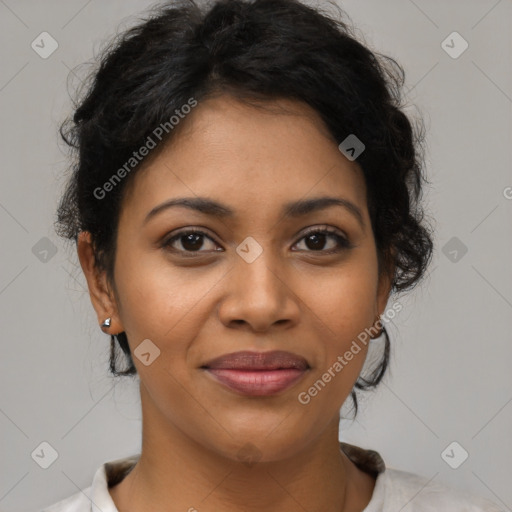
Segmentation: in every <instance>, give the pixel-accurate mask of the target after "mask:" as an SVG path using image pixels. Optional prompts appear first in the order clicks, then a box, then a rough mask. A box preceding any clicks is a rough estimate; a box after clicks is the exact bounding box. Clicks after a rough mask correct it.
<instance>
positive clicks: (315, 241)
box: [306, 233, 325, 249]
mask: <svg viewBox="0 0 512 512" xmlns="http://www.w3.org/2000/svg"><path fill="white" fill-rule="evenodd" d="M308 241H313V244H309V243H308ZM319 242H320V243H319ZM324 243H325V235H322V234H318V233H317V234H314V235H309V236H308V237H307V238H306V245H307V246H308V249H321V248H322V247H323V245H324Z"/></svg>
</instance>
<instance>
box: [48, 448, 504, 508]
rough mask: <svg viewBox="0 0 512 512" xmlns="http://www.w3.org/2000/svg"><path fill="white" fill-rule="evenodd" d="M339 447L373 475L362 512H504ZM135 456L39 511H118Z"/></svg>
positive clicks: (109, 465)
mask: <svg viewBox="0 0 512 512" xmlns="http://www.w3.org/2000/svg"><path fill="white" fill-rule="evenodd" d="M340 447H341V449H342V450H343V452H344V453H345V454H346V455H347V456H348V457H349V458H350V459H351V460H352V461H353V462H354V464H356V465H357V466H358V467H359V468H360V469H362V470H364V471H367V472H369V473H372V472H373V473H374V474H376V476H377V479H376V483H375V488H374V490H373V495H372V499H371V500H370V503H368V505H367V506H366V508H365V509H364V511H362V512H397V511H398V510H400V511H402V512H439V511H449V512H504V509H502V508H500V507H498V506H497V505H495V504H494V503H492V502H490V501H488V500H485V499H483V498H479V497H477V496H474V495H472V494H467V493H463V492H461V491H457V490H455V489H453V488H450V487H447V486H445V485H443V484H440V483H435V482H430V483H429V479H427V478H425V477H422V476H419V475H416V474H414V473H408V472H406V471H400V470H398V469H394V468H391V467H386V466H385V464H384V461H383V460H382V457H381V456H380V454H379V453H378V452H376V451H374V450H365V449H363V448H360V447H358V446H355V445H351V444H348V443H344V442H340ZM139 456H140V455H132V456H130V457H125V458H123V459H117V460H114V461H110V462H106V463H104V464H103V465H101V466H100V467H99V468H98V469H97V471H96V473H95V474H94V478H93V481H92V484H91V485H90V486H89V487H87V488H86V489H84V490H83V491H79V492H77V493H75V494H73V495H72V496H69V497H68V498H66V499H64V500H62V501H59V502H58V503H55V504H53V505H51V506H49V507H46V508H44V509H43V510H42V511H41V512H118V510H117V508H116V506H115V504H114V501H113V500H112V497H111V496H110V493H109V492H108V486H112V485H115V484H117V483H119V482H120V481H121V480H122V479H123V478H124V477H125V476H126V475H127V474H128V473H129V472H130V470H131V469H132V468H133V467H134V465H135V464H136V462H137V460H138V458H139ZM107 482H108V483H107ZM109 484H110V485H109Z"/></svg>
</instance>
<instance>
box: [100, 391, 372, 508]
mask: <svg viewBox="0 0 512 512" xmlns="http://www.w3.org/2000/svg"><path fill="white" fill-rule="evenodd" d="M143 409H144V400H143ZM154 413H155V411H153V410H152V411H151V413H150V411H148V410H147V409H146V411H144V410H143V418H144V423H143V442H142V451H141V456H140V459H139V461H138V463H137V464H136V466H135V467H134V469H133V470H132V471H131V472H130V473H129V474H128V475H127V476H126V478H125V479H124V480H123V481H122V482H121V483H120V484H118V485H117V486H116V487H114V488H112V489H110V493H111V495H112V498H113V499H114V502H115V504H116V506H117V508H118V510H119V512H128V510H129V511H130V512H142V511H145V510H162V511H165V512H175V511H176V512H177V511H180V512H183V511H189V512H194V511H199V512H209V511H212V512H213V511H219V510H222V511H223V512H231V511H233V512H234V511H239V510H250V511H251V512H260V511H261V512H263V511H265V512H274V511H276V512H277V511H279V512H287V511H295V512H296V511H297V510H308V511H311V512H313V511H317V510H318V511H320V510H337V511H344V512H348V511H352V510H362V509H363V508H364V507H365V506H366V505H367V504H368V501H369V500H370V498H371V494H372V492H373V487H374V483H375V482H374V479H373V478H372V477H371V476H370V475H366V474H365V473H362V472H361V471H360V470H358V469H357V468H356V467H355V466H354V465H353V463H352V462H351V461H350V460H349V459H348V458H347V456H346V455H345V454H344V453H343V452H342V451H341V450H340V448H339V442H338V425H339V420H337V419H336V420H335V421H333V422H332V423H331V424H330V425H329V427H328V428H327V429H325V431H324V432H323V433H322V434H321V435H320V436H319V437H318V438H316V439H314V440H313V441H312V442H310V443H309V444H308V445H307V446H304V447H303V449H302V450H300V451H298V452H294V453H293V455H291V456H289V457H287V458H284V459H280V460H270V461H269V460H265V461H258V460H253V461H250V460H249V461H247V460H245V461H239V460H234V459H233V458H229V457H226V456H223V455H222V454H219V453H218V452H217V451H215V447H211V449H208V448H205V445H204V444H202V443H200V442H198V441H196V440H194V439H193V438H192V437H191V436H190V435H187V433H186V432H183V431H181V430H180V429H179V428H177V427H176V426H175V425H174V424H172V423H170V422H169V420H168V418H163V417H162V416H161V415H159V414H154ZM153 414H154V415H153ZM256 459H257V457H256Z"/></svg>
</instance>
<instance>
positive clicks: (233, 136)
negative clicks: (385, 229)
mask: <svg viewBox="0 0 512 512" xmlns="http://www.w3.org/2000/svg"><path fill="white" fill-rule="evenodd" d="M279 105H280V106H282V107H286V112H287V113H284V112H279V113H278V112H276V111H275V110H274V111H271V110H269V109H266V110H265V109H256V108H254V107H251V106H247V105H244V104H241V103H239V102H237V101H236V100H234V99H232V98H230V97H220V98H216V99H210V100H207V101H205V102H203V103H200V104H199V105H198V106H197V107H196V108H195V109H194V110H193V112H192V113H191V114H189V116H188V117H187V118H186V120H185V121H183V123H184V124H183V126H182V127H181V131H180V132H178V134H177V136H176V138H174V139H173V141H172V143H171V144H170V145H168V146H167V147H166V148H165V149H164V150H163V151H162V152H161V153H159V154H158V156H157V157H156V158H155V159H154V160H153V161H151V163H150V164H149V165H148V166H147V167H146V168H145V169H144V170H143V171H141V172H139V173H138V174H136V175H135V176H134V181H133V182H132V183H131V185H132V186H131V188H130V191H129V194H127V195H126V197H125V200H124V202H123V206H122V212H121V216H120V220H119V230H118V240H117V253H116V260H115V275H114V278H115V289H116V294H115V296H113V295H112V294H110V295H109V296H108V299H107V298H106V295H104V294H102V293H103V292H102V291H101V288H100V285H98V284H97V282H95V281H94V280H93V278H92V277H91V274H90V272H89V271H88V268H87V264H86V262H85V261H86V256H85V254H86V251H85V249H84V247H85V245H84V244H85V238H82V239H81V246H80V247H81V249H80V255H81V256H80V257H81V262H82V267H83V268H84V270H85V271H86V274H87V277H88V281H89V287H90V290H91V297H92V300H93V304H94V305H95V308H96V311H97V313H98V318H99V320H100V321H101V320H103V319H104V318H106V317H108V316H111V317H112V326H111V329H110V331H109V332H111V333H117V332H120V331H125V332H126V334H127V336H128V340H129V343H130V348H131V351H132V354H133V353H135V354H137V353H138V350H137V349H138V347H139V345H140V347H141V348H139V350H141V351H142V352H146V353H149V354H150V355H149V356H148V355H146V356H143V358H142V360H141V359H139V357H137V356H136V355H134V357H133V359H134V363H135V365H136V367H137V371H138V374H139V376H140V381H141V400H142V407H143V415H144V429H145V431H146V434H148V432H147V430H146V429H151V428H155V429H156V427H153V426H155V425H160V427H161V428H162V429H163V430H165V429H167V430H168V431H169V432H173V431H180V432H182V433H186V435H187V436H188V437H189V438H191V439H192V440H193V441H195V442H196V443H198V444H199V445H200V446H203V447H205V448H208V449H209V450H213V451H214V452H216V453H219V454H222V455H224V456H226V457H230V458H233V459H235V458H237V457H239V455H238V454H239V450H240V449H241V448H243V447H244V446H246V445H247V443H252V444H257V448H258V450H259V451H260V454H259V456H260V457H261V458H262V460H275V459H279V458H284V457H287V456H290V455H291V454H293V453H295V452H298V451H299V450H300V449H301V448H302V447H304V446H305V445H307V444H308V443H311V442H312V441H314V440H315V439H316V438H318V437H319V436H320V435H321V433H322V432H323V431H325V429H326V428H327V427H328V426H329V425H332V424H333V422H334V423H335V424H336V426H337V425H338V418H339V409H340V407H341V406H342V404H343V402H344V401H345V399H346V398H347V397H348V395H349V394H350V391H351V389H352V387H353V385H354V383H355V381H356V380H357V377H358V375H359V373H360V371H361V368H362V365H363V363H364V359H365V356H366V353H367V348H366V345H364V344H363V345H362V349H361V350H360V351H359V352H358V353H355V354H353V357H352V358H351V360H350V361H348V362H346V364H345V365H344V366H343V369H342V370H341V371H334V372H333V366H334V365H335V362H336V361H339V359H338V357H339V356H343V355H344V354H345V353H346V352H347V351H348V350H349V349H350V347H351V346H352V343H353V341H354V340H356V339H357V337H358V335H359V334H360V333H361V332H363V331H364V330H365V329H368V328H370V327H371V326H372V325H374V323H375V320H376V316H377V315H378V314H382V312H383V310H384V307H385V305H386V302H387V299H388V293H389V281H387V280H384V278H382V279H380V280H379V276H378V272H377V253H376V247H375V241H374V236H373V233H372V228H371V225H370V218H369V214H368V209H367V204H366V188H365V181H364V177H363V174H362V171H361V169H360V168H359V166H358V165H357V163H356V162H350V161H349V160H348V159H346V158H345V156H344V155H343V154H341V152H340V151H339V150H338V147H337V144H336V142H335V141H334V140H332V139H331V138H330V137H329V134H328V133H327V131H326V128H325V127H324V125H323V124H322V122H321V120H320V119H319V118H318V117H317V115H316V114H315V113H314V112H313V111H311V110H310V109H309V108H308V107H306V106H304V105H301V104H300V103H295V102H292V101H284V100H283V101H280V102H279ZM185 123H186V124H185ZM323 197H329V198H334V199H335V200H339V201H340V202H341V203H343V202H344V204H345V205H347V204H350V205H351V206H348V207H347V206H344V205H343V204H334V201H333V202H331V203H330V204H329V205H326V204H324V205H323V207H322V205H321V204H320V205H319V204H317V208H312V209H309V210H308V209H306V208H304V209H303V211H301V209H300V208H295V209H294V210H293V211H289V212H288V213H287V214H286V215H284V211H285V210H284V209H285V208H286V207H287V206H289V205H290V204H291V203H296V202H301V201H310V200H313V199H318V198H323ZM181 198H191V199H194V200H196V199H198V198H205V199H208V200H210V201H214V202H216V203H219V204H221V205H222V206H223V208H224V209H226V210H227V209H229V210H230V211H231V215H227V214H226V212H225V211H224V210H222V209H216V210H215V211H214V212H213V213H212V211H199V210H197V209H194V208H192V207H186V206H183V205H182V206H172V207H167V208H164V207H162V208H161V209H159V210H158V211H156V212H155V211H154V209H155V208H156V207H159V206H160V205H163V204H164V203H166V202H167V201H169V200H177V199H181ZM152 211H153V214H150V212H152ZM357 212H358V213H357ZM221 213H222V215H221ZM191 231H192V232H193V231H198V232H201V233H200V234H194V233H190V232H191ZM311 232H313V233H311ZM110 307H112V309H109V308H110ZM144 340H150V342H148V341H144ZM143 342H144V343H146V345H141V343H143ZM142 348H144V350H142ZM274 350H279V351H287V352H290V353H292V354H294V355H296V356H297V357H299V358H302V359H303V360H305V361H306V362H307V366H308V368H307V370H305V371H300V370H297V369H295V370H289V371H288V374H287V377H286V376H285V377H279V378H275V379H274V377H270V376H269V377H268V379H270V380H271V381H272V382H273V383H274V384H270V385H268V383H267V387H265V386H264V385H262V386H260V387H259V388H258V386H256V387H255V388H254V386H253V387H251V384H250V382H253V383H254V379H253V380H251V377H250V376H249V377H248V380H249V381H250V382H249V384H247V383H246V381H244V382H245V384H244V383H242V384H241V385H242V387H243V386H244V385H245V386H246V388H245V391H243V390H240V389H235V388H233V387H230V386H228V385H226V384H224V383H223V382H222V381H221V380H219V378H218V377H219V375H221V374H222V371H220V372H217V373H216V374H215V373H214V372H212V371H211V369H210V370H208V369H205V368H204V366H205V365H208V363H209V362H210V361H211V360H213V359H215V358H218V357H219V356H223V355H226V354H230V353H234V352H238V351H251V352H270V351H274ZM158 351H159V353H158ZM157 354H158V355H157ZM155 356H156V358H155ZM143 361H144V362H145V363H147V362H150V364H147V365H146V364H144V362H143ZM329 368H331V379H329V381H328V382H325V380H327V379H324V384H325V385H324V386H318V384H317V387H316V389H317V392H316V393H314V392H313V393H308V390H309V389H310V388H312V387H314V384H315V382H317V381H318V379H322V375H323V374H324V373H325V372H328V370H329ZM337 368H339V366H338V367H337ZM234 371H235V372H236V370H234ZM234 371H233V370H232V371H231V375H233V372H234ZM228 373H229V370H227V373H226V372H225V374H224V375H227V374H228ZM246 373H247V372H246ZM270 373H272V374H273V375H275V374H276V372H275V371H274V372H269V375H270ZM216 375H217V376H216ZM238 375H239V376H240V375H242V374H241V373H239V374H238ZM253 375H254V374H253ZM281 375H284V374H283V373H281ZM290 375H292V376H294V377H293V378H292V377H290ZM288 377H290V379H289V380H287V379H288ZM240 378H241V377H240ZM272 379H274V380H272ZM279 379H280V380H279ZM283 379H284V380H283ZM242 380H243V379H242ZM258 382H259V381H258ZM283 382H284V383H285V384H286V385H285V384H283ZM283 386H284V387H283ZM258 389H259V390H260V391H258ZM265 390H266V391H265ZM304 392H305V393H306V394H307V396H306V394H305V393H304ZM301 393H302V394H301ZM300 396H301V397H302V400H300V399H299V397H300ZM308 397H309V400H308ZM305 402H307V403H305ZM255 440H258V441H257V443H256V441H255Z"/></svg>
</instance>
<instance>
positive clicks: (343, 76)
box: [55, 0, 433, 415]
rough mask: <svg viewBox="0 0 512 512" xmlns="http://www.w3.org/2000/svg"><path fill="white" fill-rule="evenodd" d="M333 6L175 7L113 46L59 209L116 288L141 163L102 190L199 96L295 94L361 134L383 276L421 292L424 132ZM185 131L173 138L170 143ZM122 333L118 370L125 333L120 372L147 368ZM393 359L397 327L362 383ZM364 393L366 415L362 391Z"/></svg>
mask: <svg viewBox="0 0 512 512" xmlns="http://www.w3.org/2000/svg"><path fill="white" fill-rule="evenodd" d="M325 4H327V2H325ZM332 7H334V8H336V9H337V15H336V16H334V15H331V14H329V13H328V12H326V11H322V10H320V9H319V8H313V7H310V6H307V5H305V4H303V3H301V2H300V1H299V0H253V1H250V0H219V1H214V2H210V3H209V5H199V4H197V3H196V2H194V1H193V0H188V1H174V2H168V3H166V4H163V5H160V6H158V7H156V8H154V9H153V10H151V11H148V15H147V16H146V17H145V18H144V19H142V20H141V22H140V23H138V24H137V25H136V26H134V27H132V28H130V29H127V30H125V31H124V32H122V33H121V34H119V35H118V36H116V37H115V38H114V39H112V40H111V42H110V43H109V44H108V45H107V46H106V47H105V48H104V50H103V51H102V52H101V55H100V57H99V59H97V61H96V63H95V64H96V65H95V67H94V70H93V71H92V72H90V73H89V76H88V81H87V82H86V83H85V87H86V93H85V94H84V95H80V96H81V98H82V99H81V100H77V101H76V102H75V112H74V115H73V117H72V119H68V120H67V121H65V122H64V123H63V124H62V126H61V129H60V134H61V136H62V138H63V139H64V141H65V142H66V143H67V145H68V146H69V147H70V149H71V152H72V154H73V155H74V159H73V162H74V163H73V165H72V173H71V177H70V179H69V181H68V183H67V186H66V189H65V192H64V194H63V196H62V198H61V200H60V204H59V207H58V211H57V220H56V222H55V224H56V231H57V233H58V234H59V236H62V237H64V238H67V239H69V240H74V241H75V243H77V241H78V234H79V232H80V231H87V232H89V233H90V234H91V237H92V241H93V246H94V251H95V255H96V265H97V268H98V269H100V270H104V271H105V272H106V275H107V278H108V279H109V281H110V282H111V283H113V275H114V272H113V270H114V261H115V258H114V257H115V250H116V234H117V226H118V220H119V213H120V206H121V201H122V198H123V194H124V193H125V192H126V189H127V186H128V185H129V184H130V183H131V181H132V179H133V176H134V175H135V173H136V172H137V170H139V168H141V165H142V164H138V165H135V166H134V169H133V171H131V173H130V175H129V176H128V177H127V178H126V179H124V180H123V181H122V182H121V183H119V184H118V185H117V186H115V187H114V188H113V189H112V190H111V191H110V192H109V197H108V201H102V200H99V199H98V197H97V194H95V192H94V191H95V190H97V189H98V187H100V186H101V185H102V184H104V183H106V182H107V181H108V180H109V179H110V178H111V177H112V175H113V174H114V173H115V172H116V170H118V169H119V168H121V167H122V166H123V164H125V163H126V162H127V161H128V160H129V159H130V158H131V157H132V156H133V152H134V151H136V150H137V149H138V148H140V147H141V146H143V145H144V143H145V142H146V141H147V138H148V137H149V136H150V135H151V133H153V132H154V129H155V127H157V126H162V124H163V123H167V125H169V119H170V118H171V117H172V116H173V115H175V114H176V112H177V111H179V109H180V108H181V107H182V106H183V105H186V104H187V103H188V102H189V101H190V98H194V99H195V100H196V101H198V102H201V101H202V100H205V99H207V98H209V97H213V96H215V95H222V94H230V95H233V96H234V97H236V98H237V99H239V100H241V101H249V102H257V103H260V104H261V103H262V102H263V104H264V103H265V101H268V100H274V99H283V98H285V99H293V100H297V101H300V102H303V103H305V104H307V105H309V106H310V107H312V108H313V109H314V110H315V111H316V112H317V113H318V115H319V116H320V117H321V119H322V120H323V121H324V122H325V124H326V126H327V128H328V130H329V132H330V133H331V135H332V137H333V139H334V140H336V141H338V143H339V142H341V141H343V140H344V139H345V138H346V137H347V136H348V135H350V134H356V136H357V137H358V138H359V139H360V140H361V141H362V142H363V143H364V145H365V150H364V152H363V153H362V154H361V155H360V156H359V157H358V159H357V163H358V164H359V166H360V167H361V169H362V171H363V173H364V177H365V181H366V185H367V204H368V210H369V214H370V219H371V224H372V229H373V233H374V236H375V241H376V247H377V253H378V261H379V272H390V274H389V275H391V272H392V278H393V279H392V292H395V293H399V292H403V291H405V290H410V289H412V288H413V287H414V286H415V285H416V284H417V283H418V282H419V281H420V279H421V278H422V277H423V276H424V274H425V271H426V268H427V266H428V264H429V263H430V260H431V258H432V252H433V241H432V236H431V234H432V229H431V228H430V227H429V225H428V224H426V223H425V214H424V211H423V209H422V207H421V205H420V198H421V195H422V183H423V182H427V180H426V178H425V175H424V157H423V155H424V145H423V142H424V139H425V137H424V132H425V130H424V124H423V122H422V120H421V118H420V119H415V120H414V123H413V122H411V120H410V119H409V117H408V116H407V115H406V114H405V113H404V108H403V107H404V105H403V98H402V88H403V85H404V79H405V73H404V71H403V68H402V67H401V66H400V65H399V64H398V63H397V62H396V61H395V60H394V59H393V58H391V57H388V56H385V55H382V54H380V53H378V52H375V51H371V50H370V49H369V47H368V45H366V44H364V43H363V42H360V41H359V37H357V36H356V35H355V31H354V29H353V28H352V26H350V25H349V23H348V22H347V21H346V20H344V17H346V18H347V19H348V16H347V15H346V13H344V12H343V11H342V10H341V9H340V8H339V7H337V6H335V5H332ZM167 132H168V133H167ZM173 134H174V132H173V131H172V130H171V129H169V130H166V133H165V134H164V137H162V141H163V142H166V141H167V140H169V139H171V137H172V136H173ZM162 145H163V144H161V145H160V146H162ZM157 150H158V148H157ZM157 150H155V151H154V152H153V153H152V157H153V156H154V155H155V154H156V153H157ZM114 289H115V287H114ZM116 338H117V341H118V343H119V345H120V347H121V349H122V351H123V352H124V354H125V356H126V359H127V362H128V367H127V369H125V370H124V371H119V370H117V369H116V348H115V341H114V336H112V337H111V354H110V370H111V372H112V373H113V374H114V375H115V376H121V375H134V374H136V369H135V366H134V364H133V360H132V357H131V353H130V348H129V346H128V340H127V337H126V334H125V333H124V332H123V333H120V334H118V335H117V336H116ZM388 360H389V337H388V336H387V332H386V346H385V351H384V355H383V357H382V360H381V361H380V364H379V366H378V367H377V368H376V369H375V370H374V371H373V372H372V374H371V375H370V377H369V378H362V377H361V376H360V377H359V379H358V381H357V382H356V384H355V388H358V389H369V388H372V387H375V386H376V385H377V384H378V383H379V382H380V381H381V379H382V377H383V375H384V372H385V370H386V368H387V365H388ZM351 396H352V400H353V403H354V406H355V414H356V415H357V410H358V405H357V397H356V392H355V389H353V390H352V392H351Z"/></svg>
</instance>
